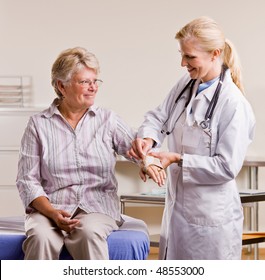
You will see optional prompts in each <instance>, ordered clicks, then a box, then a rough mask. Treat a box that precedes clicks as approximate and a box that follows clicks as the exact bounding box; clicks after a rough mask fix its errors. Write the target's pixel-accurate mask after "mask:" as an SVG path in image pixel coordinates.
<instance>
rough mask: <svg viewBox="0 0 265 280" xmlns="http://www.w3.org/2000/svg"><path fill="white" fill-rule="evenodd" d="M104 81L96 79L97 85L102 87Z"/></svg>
mask: <svg viewBox="0 0 265 280" xmlns="http://www.w3.org/2000/svg"><path fill="white" fill-rule="evenodd" d="M102 83H103V81H102V80H95V85H96V86H98V87H100V86H101V85H102Z"/></svg>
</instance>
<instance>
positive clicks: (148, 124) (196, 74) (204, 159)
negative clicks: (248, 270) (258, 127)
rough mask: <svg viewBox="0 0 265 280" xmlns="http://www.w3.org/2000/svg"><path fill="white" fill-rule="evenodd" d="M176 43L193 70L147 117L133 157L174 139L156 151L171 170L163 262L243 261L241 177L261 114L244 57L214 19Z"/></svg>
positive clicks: (203, 20) (197, 23)
mask: <svg viewBox="0 0 265 280" xmlns="http://www.w3.org/2000/svg"><path fill="white" fill-rule="evenodd" d="M176 39H177V40H178V42H179V47H180V54H181V57H182V60H181V66H182V67H186V69H187V71H188V73H187V74H186V75H184V76H183V77H182V78H181V79H180V80H179V81H178V82H177V84H176V85H175V86H174V87H173V89H172V90H171V92H170V93H169V95H168V96H167V97H166V99H165V100H164V102H163V103H162V104H161V105H160V106H159V107H157V108H156V109H154V110H152V111H149V112H147V114H146V115H145V120H144V122H143V124H142V126H141V127H140V128H139V132H138V137H137V138H136V139H135V141H133V143H132V148H131V149H130V150H129V152H128V154H129V155H130V156H131V157H135V158H144V155H145V154H147V153H148V152H150V150H151V149H152V147H155V146H156V147H159V146H160V145H161V144H162V142H163V141H164V139H165V137H166V136H168V137H167V139H168V149H169V152H151V155H153V156H155V157H157V158H159V159H160V161H161V163H162V165H163V167H164V168H166V167H168V182H167V185H168V188H167V196H166V205H165V210H164V215H163V221H162V227H161V228H162V231H161V237H160V251H159V257H160V259H189V260H192V259H195V260H199V259H202V260H208V259H210V260H211V259H219V260H229V259H241V251H242V245H241V244H242V230H243V212H242V206H241V202H240V197H239V194H238V190H237V185H236V180H235V178H236V176H237V175H238V173H239V171H240V169H241V167H242V165H243V161H244V158H245V155H246V152H247V148H248V146H249V144H250V143H251V141H252V139H253V134H254V126H255V117H254V115H253V112H252V109H251V106H250V104H249V103H248V101H247V100H246V98H245V97H244V95H243V86H242V83H241V76H240V67H239V61H238V57H237V54H236V51H235V49H234V47H233V45H232V44H231V42H230V41H228V40H227V39H226V38H225V37H224V35H223V33H222V31H221V30H220V28H219V27H218V25H217V24H216V22H215V21H213V20H212V19H210V18H208V17H200V18H198V19H195V20H193V21H191V22H190V23H188V24H187V25H186V26H184V27H183V28H182V29H181V30H180V31H179V32H178V33H177V34H176ZM141 176H142V178H143V179H144V180H145V176H144V174H143V173H142V174H141Z"/></svg>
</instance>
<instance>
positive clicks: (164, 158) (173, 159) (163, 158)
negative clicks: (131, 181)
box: [148, 152, 181, 168]
mask: <svg viewBox="0 0 265 280" xmlns="http://www.w3.org/2000/svg"><path fill="white" fill-rule="evenodd" d="M148 155H150V156H153V157H155V158H158V159H159V160H160V162H161V164H162V165H163V167H164V168H167V167H168V166H169V165H170V164H172V163H178V162H179V161H180V156H181V155H180V154H178V153H173V152H151V153H149V154H148Z"/></svg>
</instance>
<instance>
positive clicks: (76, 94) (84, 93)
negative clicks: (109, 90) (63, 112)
mask: <svg viewBox="0 0 265 280" xmlns="http://www.w3.org/2000/svg"><path fill="white" fill-rule="evenodd" d="M96 81H97V74H96V73H95V71H94V70H92V69H90V68H83V69H81V70H80V71H79V72H77V73H75V74H74V75H73V76H72V79H71V81H70V82H69V83H68V84H67V85H64V86H63V96H64V101H63V102H66V103H67V105H68V106H69V107H72V108H74V109H87V108H89V107H90V106H92V105H93V104H94V101H95V97H96V93H97V91H98V86H97V83H96Z"/></svg>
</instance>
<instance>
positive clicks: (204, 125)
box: [200, 120, 209, 129]
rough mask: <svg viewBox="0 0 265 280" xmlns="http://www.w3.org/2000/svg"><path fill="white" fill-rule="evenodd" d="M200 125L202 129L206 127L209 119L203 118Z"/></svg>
mask: <svg viewBox="0 0 265 280" xmlns="http://www.w3.org/2000/svg"><path fill="white" fill-rule="evenodd" d="M200 126H201V128H202V129H206V128H208V127H209V120H203V121H201V122H200Z"/></svg>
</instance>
